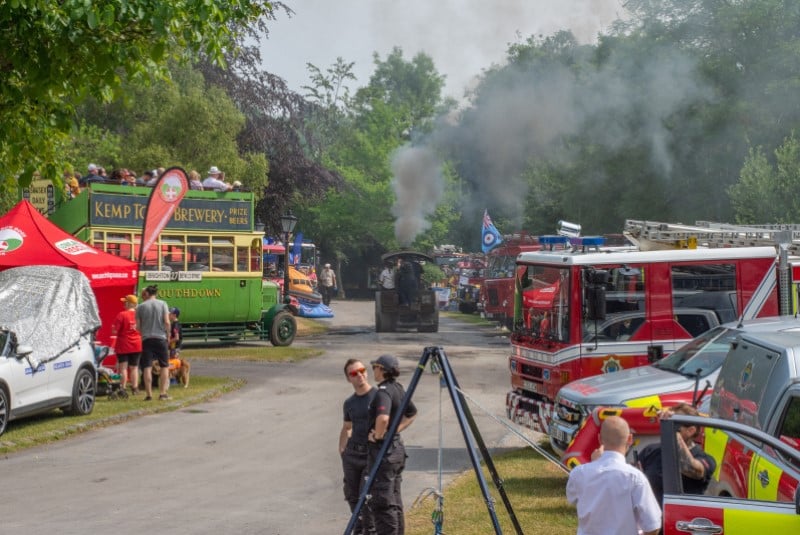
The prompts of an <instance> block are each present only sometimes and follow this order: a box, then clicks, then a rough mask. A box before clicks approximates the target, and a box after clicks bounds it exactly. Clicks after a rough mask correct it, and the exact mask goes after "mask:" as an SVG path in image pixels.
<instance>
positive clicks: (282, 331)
mask: <svg viewBox="0 0 800 535" xmlns="http://www.w3.org/2000/svg"><path fill="white" fill-rule="evenodd" d="M295 334H297V322H296V321H295V319H294V316H292V315H291V313H289V312H287V311H285V310H284V311H281V312H278V313H277V314H275V317H274V318H272V325H271V326H270V329H269V341H270V342H272V345H274V346H279V347H282V346H288V345H291V344H292V342H293V341H294V335H295Z"/></svg>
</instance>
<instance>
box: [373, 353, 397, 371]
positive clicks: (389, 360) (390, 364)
mask: <svg viewBox="0 0 800 535" xmlns="http://www.w3.org/2000/svg"><path fill="white" fill-rule="evenodd" d="M370 364H373V365H378V366H380V367H382V368H383V369H384V370H394V371H396V372H399V371H400V361H398V360H397V357H393V356H392V355H381V356H380V357H378V358H377V359H375V360H373V361H372V362H370Z"/></svg>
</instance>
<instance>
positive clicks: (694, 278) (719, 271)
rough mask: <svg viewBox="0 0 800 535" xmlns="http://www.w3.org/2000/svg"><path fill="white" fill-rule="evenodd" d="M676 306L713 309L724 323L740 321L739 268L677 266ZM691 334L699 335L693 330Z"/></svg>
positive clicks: (674, 281) (674, 269)
mask: <svg viewBox="0 0 800 535" xmlns="http://www.w3.org/2000/svg"><path fill="white" fill-rule="evenodd" d="M672 306H673V307H674V308H678V307H680V308H704V309H707V310H713V311H715V312H716V313H717V316H719V321H720V323H727V322H729V321H736V319H737V317H738V313H737V310H736V267H735V266H734V265H733V264H699V265H693V264H679V265H673V266H672ZM679 323H680V322H679ZM684 327H686V326H685V325H684ZM687 330H689V329H687ZM700 332H702V331H700ZM689 334H691V335H692V336H696V335H697V334H699V333H694V332H692V331H691V330H689Z"/></svg>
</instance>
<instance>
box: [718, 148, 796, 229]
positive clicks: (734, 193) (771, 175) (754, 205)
mask: <svg viewBox="0 0 800 535" xmlns="http://www.w3.org/2000/svg"><path fill="white" fill-rule="evenodd" d="M799 190H800V141H798V139H797V138H796V137H795V135H794V133H792V135H791V136H789V137H788V138H786V139H785V140H784V142H783V144H782V145H781V146H780V147H778V149H776V150H775V163H774V164H773V163H771V162H770V161H769V159H767V157H766V155H765V154H764V151H763V149H762V148H761V147H759V148H757V149H751V150H750V153H749V155H748V157H747V159H746V160H745V163H744V167H742V172H741V175H740V177H739V182H737V183H736V184H734V185H733V186H731V187H730V188H729V189H728V194H729V196H730V198H731V203H732V204H733V207H734V210H735V214H736V221H737V222H739V223H744V224H766V223H797V222H798V221H800V202H799V201H798V200H797V191H799Z"/></svg>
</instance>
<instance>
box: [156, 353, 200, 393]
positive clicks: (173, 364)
mask: <svg viewBox="0 0 800 535" xmlns="http://www.w3.org/2000/svg"><path fill="white" fill-rule="evenodd" d="M191 371H192V365H191V364H190V363H189V361H188V360H186V359H182V358H180V357H178V358H171V359H169V378H170V380H172V379H175V380H176V381H178V383H180V384H182V385H183V388H187V387H188V386H189V375H190V374H191ZM160 374H161V365H160V364H159V363H158V361H154V362H153V376H154V377H158V376H159V375H160Z"/></svg>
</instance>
